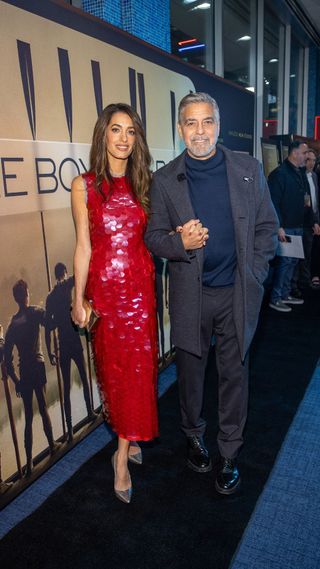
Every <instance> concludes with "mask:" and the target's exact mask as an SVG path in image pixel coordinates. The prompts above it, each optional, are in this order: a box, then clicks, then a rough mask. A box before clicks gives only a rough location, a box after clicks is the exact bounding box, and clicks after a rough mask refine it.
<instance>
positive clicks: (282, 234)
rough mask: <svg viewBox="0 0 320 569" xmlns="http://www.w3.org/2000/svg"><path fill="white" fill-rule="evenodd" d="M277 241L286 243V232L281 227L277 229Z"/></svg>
mask: <svg viewBox="0 0 320 569" xmlns="http://www.w3.org/2000/svg"><path fill="white" fill-rule="evenodd" d="M278 239H279V241H282V243H285V241H286V232H285V230H284V229H283V227H279V229H278Z"/></svg>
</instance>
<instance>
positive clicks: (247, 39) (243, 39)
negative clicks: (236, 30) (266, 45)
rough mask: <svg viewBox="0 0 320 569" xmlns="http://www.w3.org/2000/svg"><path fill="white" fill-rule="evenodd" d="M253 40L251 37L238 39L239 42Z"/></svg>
mask: <svg viewBox="0 0 320 569" xmlns="http://www.w3.org/2000/svg"><path fill="white" fill-rule="evenodd" d="M249 40H251V36H242V37H241V38H238V39H237V41H249Z"/></svg>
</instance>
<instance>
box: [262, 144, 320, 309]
mask: <svg viewBox="0 0 320 569" xmlns="http://www.w3.org/2000/svg"><path fill="white" fill-rule="evenodd" d="M307 155H308V146H307V145H306V144H305V143H304V142H302V141H300V140H295V141H294V142H292V143H291V144H290V146H289V154H288V158H287V159H286V160H284V162H283V163H282V164H281V166H278V168H276V169H275V170H273V171H272V172H271V174H270V175H269V178H268V183H269V188H270V193H271V198H272V201H273V204H274V206H275V209H276V211H277V214H278V217H279V222H280V228H279V231H278V239H279V241H280V242H285V241H286V236H290V235H293V236H299V237H301V239H302V236H303V228H304V227H306V226H308V225H310V219H312V222H311V224H312V223H314V222H315V221H316V219H315V218H314V214H313V210H312V208H311V197H310V186H309V184H308V180H307V177H306V174H305V170H304V169H303V167H304V166H305V164H306V160H307ZM298 261H299V259H298V258H297V257H285V256H277V262H276V266H275V270H274V275H273V286H272V290H271V297H270V302H269V306H270V307H271V308H273V309H274V310H278V311H279V312H291V310H292V308H291V306H290V305H296V304H303V302H304V301H303V299H302V298H298V297H296V296H295V295H293V294H292V293H291V288H292V279H293V275H294V270H295V267H296V265H297V263H298Z"/></svg>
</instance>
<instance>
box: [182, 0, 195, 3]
mask: <svg viewBox="0 0 320 569" xmlns="http://www.w3.org/2000/svg"><path fill="white" fill-rule="evenodd" d="M193 2H196V0H183V3H184V4H193Z"/></svg>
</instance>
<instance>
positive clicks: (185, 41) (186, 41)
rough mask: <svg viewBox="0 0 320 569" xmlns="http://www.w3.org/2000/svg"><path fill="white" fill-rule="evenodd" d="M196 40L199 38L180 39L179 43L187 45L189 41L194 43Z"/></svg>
mask: <svg viewBox="0 0 320 569" xmlns="http://www.w3.org/2000/svg"><path fill="white" fill-rule="evenodd" d="M195 41H198V40H197V39H196V38H193V39H192V40H184V41H178V45H187V44H188V43H194V42H195Z"/></svg>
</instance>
